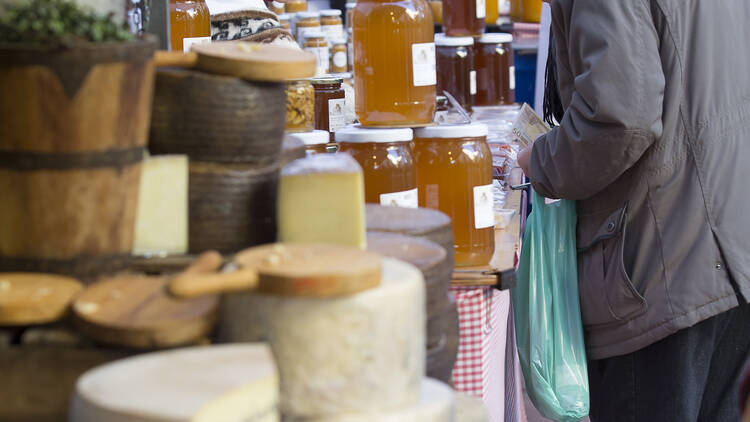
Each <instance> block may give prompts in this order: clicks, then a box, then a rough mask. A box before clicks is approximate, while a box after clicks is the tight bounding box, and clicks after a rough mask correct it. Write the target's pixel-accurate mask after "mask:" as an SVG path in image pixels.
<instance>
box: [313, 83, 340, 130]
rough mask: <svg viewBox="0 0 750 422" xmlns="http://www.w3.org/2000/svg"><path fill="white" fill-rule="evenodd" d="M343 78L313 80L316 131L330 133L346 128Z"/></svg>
mask: <svg viewBox="0 0 750 422" xmlns="http://www.w3.org/2000/svg"><path fill="white" fill-rule="evenodd" d="M343 82H344V79H342V78H332V77H322V78H315V79H313V80H312V85H313V90H314V91H315V129H319V130H325V131H326V132H329V133H330V141H331V142H333V132H335V131H337V130H338V129H341V128H343V127H344V126H346V99H345V97H344V89H343V88H342V87H341V84H342V83H343Z"/></svg>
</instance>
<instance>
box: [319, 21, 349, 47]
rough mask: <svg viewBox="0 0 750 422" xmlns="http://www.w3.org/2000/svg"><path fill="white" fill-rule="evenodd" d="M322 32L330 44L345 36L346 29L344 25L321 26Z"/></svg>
mask: <svg viewBox="0 0 750 422" xmlns="http://www.w3.org/2000/svg"><path fill="white" fill-rule="evenodd" d="M320 30H321V31H322V32H323V33H324V34H325V35H326V39H327V40H328V42H329V43H330V42H331V41H332V40H335V39H336V38H342V37H343V36H344V27H343V26H342V25H321V26H320Z"/></svg>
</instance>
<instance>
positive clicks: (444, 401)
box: [284, 378, 468, 422]
mask: <svg viewBox="0 0 750 422" xmlns="http://www.w3.org/2000/svg"><path fill="white" fill-rule="evenodd" d="M453 410H454V393H453V389H451V388H450V387H449V386H448V385H447V384H444V383H442V382H440V381H438V380H434V379H432V378H423V380H422V383H421V386H420V391H419V402H417V403H416V404H414V405H412V406H406V407H403V408H401V409H397V410H392V411H388V412H372V413H359V414H354V413H353V414H347V415H335V416H326V417H321V418H312V419H304V421H305V422H453ZM296 421H297V420H295V419H293V418H292V419H290V418H286V417H285V418H284V422H296ZM458 421H460V419H458V420H457V422H458ZM467 421H468V420H467Z"/></svg>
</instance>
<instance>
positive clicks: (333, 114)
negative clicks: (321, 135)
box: [328, 98, 346, 133]
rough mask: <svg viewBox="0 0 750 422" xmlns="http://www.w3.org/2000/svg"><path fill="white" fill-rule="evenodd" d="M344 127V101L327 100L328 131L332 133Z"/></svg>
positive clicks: (342, 99) (343, 99) (341, 99)
mask: <svg viewBox="0 0 750 422" xmlns="http://www.w3.org/2000/svg"><path fill="white" fill-rule="evenodd" d="M344 126H346V99H345V98H338V99H335V100H328V131H329V132H331V133H333V132H336V131H337V130H338V129H341V128H342V127H344Z"/></svg>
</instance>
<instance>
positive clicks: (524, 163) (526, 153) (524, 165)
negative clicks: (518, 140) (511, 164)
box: [517, 146, 532, 176]
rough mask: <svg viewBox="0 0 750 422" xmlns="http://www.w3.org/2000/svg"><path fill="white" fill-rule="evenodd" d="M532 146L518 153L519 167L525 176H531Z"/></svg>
mask: <svg viewBox="0 0 750 422" xmlns="http://www.w3.org/2000/svg"><path fill="white" fill-rule="evenodd" d="M531 148H532V147H531V146H528V147H526V148H524V149H522V150H521V151H519V152H518V159H517V161H518V167H521V170H523V174H525V175H527V176H528V175H529V161H531Z"/></svg>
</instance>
